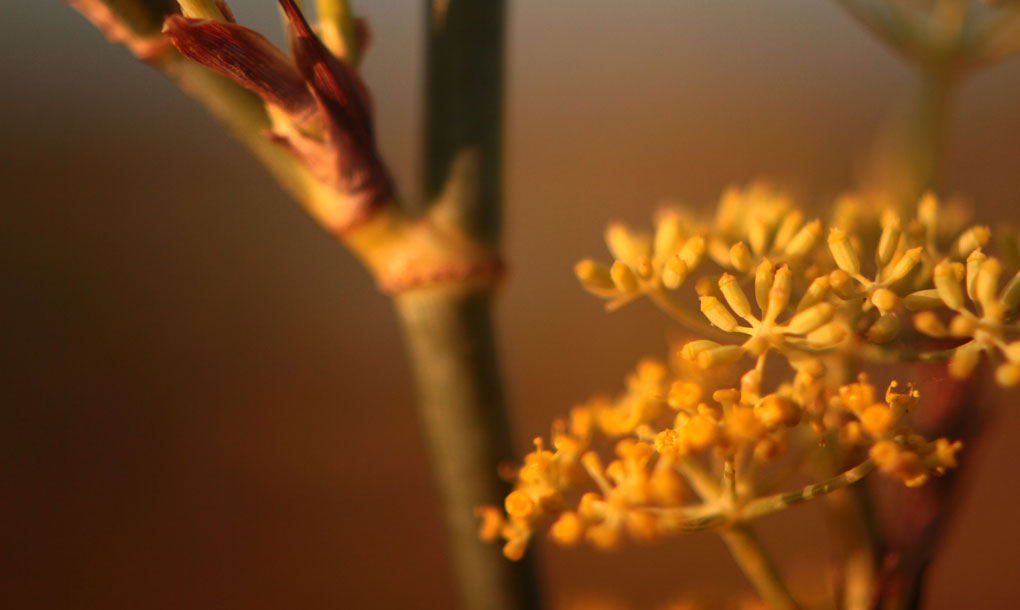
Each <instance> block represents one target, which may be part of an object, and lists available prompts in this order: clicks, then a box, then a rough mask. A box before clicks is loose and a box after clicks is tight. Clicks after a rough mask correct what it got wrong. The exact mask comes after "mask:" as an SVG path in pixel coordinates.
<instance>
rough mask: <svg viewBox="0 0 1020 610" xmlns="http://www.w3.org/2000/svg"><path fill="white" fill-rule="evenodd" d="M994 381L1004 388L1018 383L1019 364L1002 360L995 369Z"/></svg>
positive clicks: (1019, 381) (1019, 374)
mask: <svg viewBox="0 0 1020 610" xmlns="http://www.w3.org/2000/svg"><path fill="white" fill-rule="evenodd" d="M995 383H997V384H999V385H1000V386H1001V387H1004V388H1011V387H1013V386H1015V385H1017V384H1020V364H1016V363H1015V362H1003V363H1002V364H1000V365H999V366H998V367H996V369H995Z"/></svg>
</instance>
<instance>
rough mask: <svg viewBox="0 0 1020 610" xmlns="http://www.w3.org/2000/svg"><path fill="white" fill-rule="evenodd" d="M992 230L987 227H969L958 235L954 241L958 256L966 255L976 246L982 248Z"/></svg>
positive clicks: (975, 248)
mask: <svg viewBox="0 0 1020 610" xmlns="http://www.w3.org/2000/svg"><path fill="white" fill-rule="evenodd" d="M991 235H992V232H991V231H990V230H989V229H988V227H977V226H975V227H971V228H969V229H967V230H966V231H964V232H963V234H962V235H960V238H959V239H958V240H957V241H956V252H957V253H958V254H959V255H960V256H967V255H968V254H970V253H971V252H973V251H974V250H977V249H978V248H983V247H984V246H985V244H987V243H988V239H989V238H990V237H991Z"/></svg>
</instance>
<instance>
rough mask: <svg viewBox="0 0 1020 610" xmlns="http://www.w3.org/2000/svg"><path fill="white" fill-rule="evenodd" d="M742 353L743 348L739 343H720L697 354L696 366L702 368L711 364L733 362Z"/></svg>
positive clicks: (718, 364)
mask: <svg viewBox="0 0 1020 610" xmlns="http://www.w3.org/2000/svg"><path fill="white" fill-rule="evenodd" d="M743 355H744V348H743V347H741V346H739V345H721V346H719V347H713V348H712V349H710V350H705V351H703V352H701V353H700V354H698V361H697V362H698V366H700V367H701V368H703V369H707V368H712V367H713V366H724V365H727V364H733V363H734V362H736V361H737V360H740V357H741V356H743Z"/></svg>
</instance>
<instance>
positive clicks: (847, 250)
mask: <svg viewBox="0 0 1020 610" xmlns="http://www.w3.org/2000/svg"><path fill="white" fill-rule="evenodd" d="M829 250H830V251H831V252H832V258H833V260H835V261H836V266H838V267H839V268H840V269H842V270H843V271H846V272H847V273H849V274H850V275H851V276H856V275H860V273H861V261H860V259H858V258H857V251H855V250H854V247H853V244H851V243H850V237H849V236H848V235H847V234H846V233H844V232H843V230H842V229H839V228H837V227H832V228H831V229H830V230H829Z"/></svg>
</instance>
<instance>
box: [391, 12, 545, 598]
mask: <svg viewBox="0 0 1020 610" xmlns="http://www.w3.org/2000/svg"><path fill="white" fill-rule="evenodd" d="M504 22H505V7H504V3H503V2H502V0H489V1H487V2H475V1H471V0H447V1H442V2H440V1H439V0H436V1H435V2H431V3H430V4H429V6H428V12H427V30H426V44H427V50H426V57H427V61H426V65H427V67H426V76H425V78H426V80H425V83H426V85H425V89H426V91H425V135H424V148H425V154H424V159H423V162H424V171H423V178H424V189H425V199H426V201H427V203H428V205H430V206H434V208H435V210H434V211H435V213H437V214H439V216H440V217H441V218H444V219H445V220H447V221H450V222H452V223H455V224H456V225H457V226H459V227H460V228H461V229H462V230H463V231H464V232H465V233H466V234H467V235H468V236H469V237H470V238H471V239H474V240H477V241H478V242H479V243H481V244H484V245H486V246H488V247H490V248H493V249H495V248H496V247H497V245H498V241H499V234H500V207H501V196H502V183H501V175H500V168H501V165H502V150H501V139H500V136H501V133H502V83H503V35H504ZM492 289H493V286H492V283H491V282H478V283H477V284H472V283H464V282H450V283H445V284H440V285H437V286H435V287H431V288H422V289H417V290H411V291H408V292H406V293H403V294H399V295H398V296H397V297H396V305H397V312H398V314H399V316H400V319H401V323H402V325H403V328H404V336H405V340H406V344H407V348H408V355H409V358H410V361H411V368H412V369H413V372H414V378H415V382H416V386H417V391H418V395H419V414H420V418H421V422H422V425H423V428H424V433H425V440H426V445H427V447H428V451H429V454H430V456H431V459H432V466H433V475H434V477H435V480H436V485H437V487H438V490H439V493H440V500H441V502H442V510H443V515H444V519H445V522H446V526H447V537H446V545H447V552H448V554H449V557H450V561H451V566H452V570H453V575H454V579H455V586H456V588H457V594H458V598H459V599H458V601H459V603H460V605H461V607H463V608H465V609H467V608H470V609H475V608H486V609H492V610H511V609H523V608H537V607H538V606H539V601H538V587H537V583H536V579H535V576H534V570H533V569H532V567H531V565H530V563H529V562H528V561H524V562H511V561H508V560H507V559H505V558H503V557H502V555H501V554H500V552H499V548H498V547H496V546H494V545H489V544H484V543H482V542H481V541H480V540H479V538H478V533H477V528H478V522H477V520H476V518H475V516H474V510H475V508H477V507H479V506H484V505H497V506H499V505H502V503H503V498H504V497H505V494H506V493H507V491H508V489H506V487H505V485H504V484H502V483H501V482H500V481H499V478H498V475H497V467H498V465H499V463H500V462H502V461H504V460H508V459H510V458H511V457H512V455H513V454H512V451H511V442H510V432H509V425H508V422H507V413H506V405H505V403H504V397H503V388H502V386H501V383H500V378H499V367H498V360H497V355H496V354H497V350H496V341H495V336H494V332H493V328H492V302H493V290H492Z"/></svg>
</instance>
